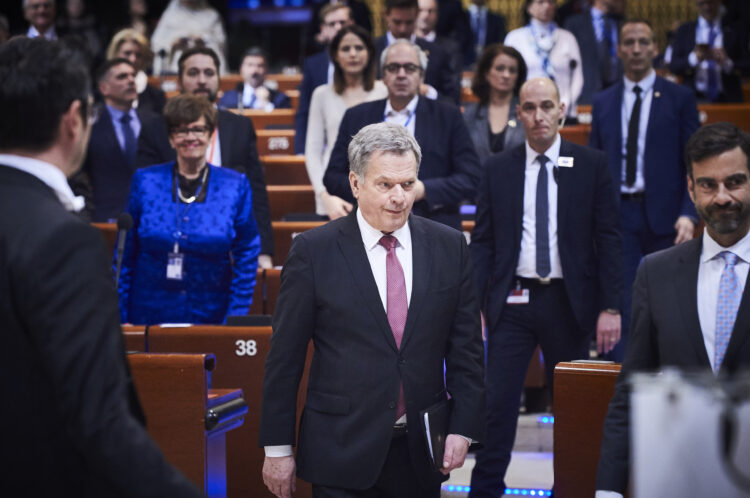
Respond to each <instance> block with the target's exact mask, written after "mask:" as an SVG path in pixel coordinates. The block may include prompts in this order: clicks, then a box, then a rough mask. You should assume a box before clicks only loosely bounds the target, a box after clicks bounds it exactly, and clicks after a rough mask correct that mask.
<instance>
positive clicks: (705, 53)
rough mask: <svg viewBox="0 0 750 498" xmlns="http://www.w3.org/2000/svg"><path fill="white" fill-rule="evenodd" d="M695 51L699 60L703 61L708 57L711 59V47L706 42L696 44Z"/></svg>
mask: <svg viewBox="0 0 750 498" xmlns="http://www.w3.org/2000/svg"><path fill="white" fill-rule="evenodd" d="M693 52H694V53H695V57H696V58H697V59H698V62H703V61H704V60H706V59H710V58H711V55H712V52H711V47H709V46H708V45H706V44H697V45H695V48H694V49H693Z"/></svg>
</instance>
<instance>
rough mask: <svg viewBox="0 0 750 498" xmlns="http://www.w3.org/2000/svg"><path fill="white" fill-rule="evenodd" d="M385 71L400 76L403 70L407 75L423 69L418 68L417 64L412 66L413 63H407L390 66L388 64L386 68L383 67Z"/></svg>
mask: <svg viewBox="0 0 750 498" xmlns="http://www.w3.org/2000/svg"><path fill="white" fill-rule="evenodd" d="M383 69H385V71H386V72H389V73H391V74H398V72H399V71H400V70H401V69H403V70H404V71H405V72H406V74H414V73H416V72H417V71H420V70H421V69H422V68H421V67H419V66H417V65H416V64H412V63H411V62H407V63H406V64H399V63H398V62H391V63H390V64H386V65H385V66H383Z"/></svg>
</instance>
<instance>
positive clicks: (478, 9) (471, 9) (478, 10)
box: [469, 3, 487, 15]
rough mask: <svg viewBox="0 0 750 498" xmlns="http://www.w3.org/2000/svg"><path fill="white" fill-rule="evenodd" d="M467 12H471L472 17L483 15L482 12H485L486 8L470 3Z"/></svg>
mask: <svg viewBox="0 0 750 498" xmlns="http://www.w3.org/2000/svg"><path fill="white" fill-rule="evenodd" d="M469 12H471V13H472V14H474V15H479V14H483V13H484V12H487V6H486V5H482V6H481V7H480V6H479V5H476V4H473V3H470V4H469Z"/></svg>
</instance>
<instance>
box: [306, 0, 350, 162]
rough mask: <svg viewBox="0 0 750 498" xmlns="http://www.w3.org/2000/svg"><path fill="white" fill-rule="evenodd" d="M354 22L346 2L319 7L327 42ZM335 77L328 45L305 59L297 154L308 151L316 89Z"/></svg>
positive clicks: (323, 35) (321, 24)
mask: <svg viewBox="0 0 750 498" xmlns="http://www.w3.org/2000/svg"><path fill="white" fill-rule="evenodd" d="M352 24H353V21H352V14H351V9H350V8H349V7H348V6H347V5H344V4H343V3H338V4H336V3H330V4H326V5H325V6H324V7H323V8H322V9H320V39H321V40H325V45H326V46H328V44H329V43H330V42H331V40H333V37H334V36H336V33H338V32H339V30H340V29H341V28H343V27H344V26H350V25H352ZM332 81H333V62H331V59H330V57H329V55H328V49H327V48H326V49H324V50H322V51H320V52H318V53H317V54H313V55H311V56H310V57H308V58H307V59H305V64H304V67H303V69H302V83H300V86H299V103H298V104H297V112H296V113H295V114H294V136H295V140H294V153H295V154H304V153H305V137H307V118H308V114H309V112H310V99H312V94H313V91H315V89H316V88H318V87H319V86H320V85H325V84H326V83H331V82H332Z"/></svg>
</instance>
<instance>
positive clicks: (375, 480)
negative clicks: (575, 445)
mask: <svg viewBox="0 0 750 498" xmlns="http://www.w3.org/2000/svg"><path fill="white" fill-rule="evenodd" d="M349 156H350V164H351V171H350V173H349V181H350V185H351V189H352V192H353V193H354V196H355V197H356V198H357V199H358V201H359V205H358V208H357V209H355V210H353V211H352V212H351V213H349V215H348V216H346V217H343V218H339V219H337V220H335V221H332V222H330V223H328V224H326V225H325V226H323V227H320V228H317V229H315V230H310V231H307V232H305V233H303V234H300V235H299V236H297V238H295V239H294V243H293V245H292V249H291V251H290V253H289V258H288V259H287V261H286V263H285V264H284V270H283V272H282V275H281V292H280V293H279V301H278V305H277V307H276V313H275V314H274V323H273V329H274V333H273V336H272V338H271V349H270V351H269V353H268V357H267V359H266V369H265V376H264V378H263V403H262V414H261V423H260V444H261V445H264V446H265V451H266V460H265V463H264V465H263V479H264V482H265V483H266V485H267V486H268V488H269V489H270V490H271V491H272V492H273V493H274V494H275V495H276V496H279V497H288V496H290V487H291V484H292V482H293V480H294V470H295V462H294V458H293V457H292V456H291V455H292V447H291V445H292V444H293V443H294V441H295V438H294V431H295V420H296V416H295V407H296V401H295V400H296V396H297V389H298V387H299V379H300V377H301V375H302V370H303V368H304V365H305V356H306V354H307V347H308V343H309V342H310V340H312V341H313V345H314V348H315V349H314V353H313V358H312V365H311V367H310V378H309V381H308V390H307V397H306V401H305V411H304V413H303V415H302V422H301V425H300V429H299V436H298V446H297V465H296V467H297V475H298V476H299V477H300V478H301V479H304V480H306V481H310V482H311V483H312V484H313V496H315V497H316V498H321V497H354V496H383V497H390V498H396V497H407V496H408V497H417V496H418V497H425V498H438V497H439V496H440V483H441V481H443V480H445V479H447V475H448V473H449V472H450V471H451V470H453V469H455V468H458V467H461V466H462V465H463V462H464V458H465V456H466V451H467V449H468V447H469V444H470V442H471V441H472V440H473V441H481V440H482V437H483V430H482V427H483V416H484V386H483V381H482V376H483V367H482V339H481V330H480V323H479V307H478V303H477V300H476V295H475V293H474V289H473V283H472V273H471V265H470V263H469V250H468V248H467V247H466V242H465V240H464V238H463V236H462V234H461V233H460V232H457V231H455V230H451V229H450V228H447V227H445V226H442V225H440V224H437V223H434V222H432V221H430V220H425V219H423V218H420V217H418V216H413V215H410V211H411V206H412V204H413V202H414V198H415V190H416V185H417V182H418V180H417V171H418V168H419V162H420V159H421V151H420V149H419V145H417V143H416V141H415V140H414V138H413V137H412V136H411V134H409V133H408V132H407V131H406V130H405V129H404V127H402V126H398V125H394V124H391V123H377V124H373V125H370V126H367V127H366V128H363V129H362V130H361V131H360V132H359V133H357V135H356V136H355V137H354V138H353V139H352V142H351V145H350V146H349ZM443 365H445V374H444V370H443ZM448 395H450V397H451V405H450V408H449V411H448V416H447V418H448V420H447V427H446V431H447V437H446V438H445V456H444V458H443V461H442V462H441V461H438V462H436V464H435V468H434V469H433V468H431V464H430V459H429V456H428V450H427V448H426V441H425V438H424V435H423V432H422V429H421V427H422V416H421V415H420V412H421V411H423V410H426V409H427V408H429V407H431V406H433V405H435V404H436V403H442V402H444V401H445V400H446V398H447V396H448ZM437 468H440V471H437V470H435V469H437Z"/></svg>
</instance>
